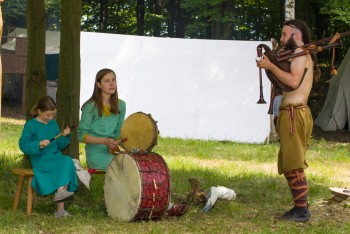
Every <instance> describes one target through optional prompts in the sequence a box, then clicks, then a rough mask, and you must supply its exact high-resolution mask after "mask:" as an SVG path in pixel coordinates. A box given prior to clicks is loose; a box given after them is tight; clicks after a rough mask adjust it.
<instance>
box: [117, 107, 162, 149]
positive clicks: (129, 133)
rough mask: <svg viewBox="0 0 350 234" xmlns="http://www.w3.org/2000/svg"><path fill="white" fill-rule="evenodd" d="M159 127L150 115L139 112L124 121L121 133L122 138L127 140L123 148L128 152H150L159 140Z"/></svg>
mask: <svg viewBox="0 0 350 234" xmlns="http://www.w3.org/2000/svg"><path fill="white" fill-rule="evenodd" d="M158 134H159V132H158V127H157V125H156V121H154V120H153V119H152V117H151V115H150V114H145V113H142V112H137V113H134V114H131V115H130V116H129V117H128V118H126V120H125V121H124V124H123V127H122V129H121V132H120V136H121V138H122V139H123V138H126V139H127V141H125V142H123V143H122V145H123V148H124V149H125V150H126V151H128V152H139V151H146V152H147V151H150V150H151V149H152V148H153V147H154V146H155V145H156V144H157V138H158Z"/></svg>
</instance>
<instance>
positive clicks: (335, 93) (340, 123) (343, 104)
mask: <svg viewBox="0 0 350 234" xmlns="http://www.w3.org/2000/svg"><path fill="white" fill-rule="evenodd" d="M349 120H350V49H349V50H348V52H347V53H346V55H345V58H344V59H343V61H342V62H341V64H340V66H339V68H338V70H337V74H336V75H334V76H333V77H332V79H331V80H330V84H329V90H328V94H327V97H326V100H325V103H324V105H323V108H322V110H321V112H320V114H319V115H318V117H317V118H316V120H315V125H316V126H318V127H320V128H321V129H322V130H324V131H335V130H339V129H343V128H344V126H345V125H346V123H349Z"/></svg>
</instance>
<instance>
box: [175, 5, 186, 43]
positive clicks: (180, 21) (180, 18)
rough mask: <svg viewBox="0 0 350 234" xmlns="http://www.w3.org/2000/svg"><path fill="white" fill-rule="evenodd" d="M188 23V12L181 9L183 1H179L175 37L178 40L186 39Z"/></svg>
mask: <svg viewBox="0 0 350 234" xmlns="http://www.w3.org/2000/svg"><path fill="white" fill-rule="evenodd" d="M186 22H187V12H186V11H184V10H182V9H181V0H177V2H176V21H175V35H174V37H176V38H184V37H185V31H186Z"/></svg>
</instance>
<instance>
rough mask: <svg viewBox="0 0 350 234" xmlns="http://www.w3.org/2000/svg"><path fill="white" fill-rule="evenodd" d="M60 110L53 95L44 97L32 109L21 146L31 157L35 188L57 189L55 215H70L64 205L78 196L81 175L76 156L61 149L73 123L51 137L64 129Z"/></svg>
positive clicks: (45, 192) (42, 192)
mask: <svg viewBox="0 0 350 234" xmlns="http://www.w3.org/2000/svg"><path fill="white" fill-rule="evenodd" d="M56 112H57V107H56V103H55V102H54V100H53V99H52V98H51V97H50V96H45V97H42V98H40V99H39V101H38V102H37V104H36V105H34V107H33V108H32V110H31V116H32V119H30V120H28V121H27V122H26V123H25V125H24V128H23V131H22V135H21V137H20V139H19V147H20V149H21V150H22V151H23V153H25V154H27V155H29V157H30V162H31V164H32V167H33V171H34V177H33V180H32V182H31V186H32V187H33V188H34V190H35V191H36V192H37V193H38V194H40V195H43V196H45V195H48V194H53V193H55V195H54V201H55V202H57V211H56V212H55V214H54V215H55V217H58V218H59V217H65V216H70V214H69V213H68V212H67V211H66V210H65V209H64V201H67V200H70V199H72V198H73V197H74V193H73V192H74V191H75V190H77V188H78V179H77V174H76V170H75V167H74V164H73V160H72V158H71V157H69V156H64V155H62V153H61V151H60V150H62V149H64V148H65V147H67V145H68V144H69V142H70V129H69V127H67V128H66V129H64V130H63V132H62V133H63V135H62V136H61V137H58V138H57V139H56V140H53V141H50V139H53V138H54V137H55V136H57V135H58V134H60V132H61V131H60V129H59V127H58V124H57V122H56V121H55V120H54V117H55V116H56Z"/></svg>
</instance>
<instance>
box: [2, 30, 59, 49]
mask: <svg viewBox="0 0 350 234" xmlns="http://www.w3.org/2000/svg"><path fill="white" fill-rule="evenodd" d="M6 37H7V38H8V41H7V42H6V43H4V44H2V45H1V48H2V49H5V50H12V51H14V50H15V45H16V37H25V38H26V37H27V29H25V28H15V29H14V30H13V31H12V32H11V33H9V34H8V35H7V36H6ZM59 53H60V32H58V31H46V48H45V54H59Z"/></svg>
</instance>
